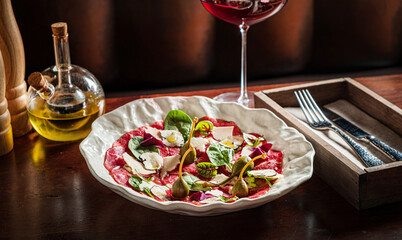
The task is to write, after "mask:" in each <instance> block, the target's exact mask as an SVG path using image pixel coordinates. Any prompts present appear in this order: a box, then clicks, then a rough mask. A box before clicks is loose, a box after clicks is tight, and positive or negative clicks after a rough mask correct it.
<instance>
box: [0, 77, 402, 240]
mask: <svg viewBox="0 0 402 240" xmlns="http://www.w3.org/2000/svg"><path fill="white" fill-rule="evenodd" d="M356 80H358V81H359V82H360V83H362V84H363V85H365V86H367V87H368V88H370V89H371V90H373V91H374V92H376V93H378V94H380V95H381V96H383V97H384V98H385V99H387V100H389V101H390V102H392V103H393V104H395V105H397V106H398V107H400V108H401V107H402V75H393V76H381V77H369V78H358V79H356ZM286 85H289V84H281V85H270V86H257V87H252V88H251V90H262V89H268V88H274V87H282V86H286ZM230 90H233V89H224V90H210V91H199V92H185V93H174V94H165V95H183V96H189V95H203V96H208V97H213V96H215V95H216V94H218V93H220V92H224V91H230ZM155 96H156V95H153V96H133V97H126V98H113V99H107V101H106V104H107V108H106V109H107V111H110V110H112V109H114V108H116V107H118V106H120V105H122V104H124V103H127V102H129V101H132V100H134V99H137V98H140V97H141V98H142V97H155ZM157 96H161V95H157ZM79 143H80V142H72V143H57V142H51V141H48V140H46V139H44V138H42V137H40V136H38V134H37V133H34V132H32V133H30V134H28V135H25V136H23V137H20V138H18V139H16V140H15V147H14V150H13V151H12V152H11V153H9V154H7V155H5V156H2V157H0V179H1V180H0V182H1V184H0V238H6V239H95V238H96V239H110V238H113V239H115V238H119V239H135V240H137V239H185V238H186V239H402V202H399V203H394V204H390V205H385V206H380V207H376V208H373V209H368V210H364V211H357V210H355V209H354V208H353V207H352V206H351V205H349V204H348V203H347V202H346V201H345V200H344V199H343V198H342V197H341V196H340V195H338V194H337V193H336V192H335V191H334V190H333V189H331V188H330V187H329V186H328V185H327V184H326V183H324V182H323V181H322V180H321V179H319V178H318V177H317V176H315V175H313V177H312V178H311V179H310V180H309V181H307V182H305V183H304V184H302V185H301V186H299V187H298V188H296V189H295V190H293V191H292V192H290V193H288V194H287V195H285V196H283V197H281V198H279V199H277V200H275V201H273V202H270V203H268V204H265V205H263V206H261V207H258V208H254V209H249V210H244V211H240V212H235V213H231V214H226V215H221V216H215V217H189V216H181V215H175V214H169V213H165V212H160V211H156V210H152V209H148V208H145V207H142V206H140V205H137V204H135V203H133V202H130V201H128V200H126V199H124V198H122V197H120V196H119V195H117V194H116V193H114V192H112V191H111V190H109V189H108V188H107V187H105V186H103V185H102V184H101V183H99V182H98V181H97V180H96V179H95V178H94V177H93V176H92V175H91V173H90V172H89V170H88V167H87V165H86V163H85V160H84V158H83V157H82V155H81V154H80V152H79V149H78V146H79ZM373 190H374V191H375V189H373Z"/></svg>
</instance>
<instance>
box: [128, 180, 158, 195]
mask: <svg viewBox="0 0 402 240" xmlns="http://www.w3.org/2000/svg"><path fill="white" fill-rule="evenodd" d="M142 181H144V179H143V178H140V177H137V176H131V177H130V178H129V179H128V183H129V184H130V185H131V186H132V187H133V188H134V189H135V190H137V191H140V192H145V193H146V194H148V195H149V196H150V197H152V198H154V196H153V195H152V193H151V189H149V188H147V187H144V188H143V189H142V190H141V188H140V185H141V183H142ZM146 181H147V182H148V180H146Z"/></svg>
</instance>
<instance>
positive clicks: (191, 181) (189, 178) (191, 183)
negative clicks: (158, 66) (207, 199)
mask: <svg viewBox="0 0 402 240" xmlns="http://www.w3.org/2000/svg"><path fill="white" fill-rule="evenodd" d="M183 180H184V181H185V182H186V183H187V185H188V187H189V189H190V191H209V190H211V189H212V188H211V187H204V186H202V184H201V183H197V181H200V179H199V178H198V177H196V176H194V175H186V176H184V177H183Z"/></svg>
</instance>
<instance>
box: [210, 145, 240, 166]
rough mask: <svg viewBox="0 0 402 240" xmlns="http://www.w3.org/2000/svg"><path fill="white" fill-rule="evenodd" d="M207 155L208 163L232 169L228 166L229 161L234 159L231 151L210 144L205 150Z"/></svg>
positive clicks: (222, 146)
mask: <svg viewBox="0 0 402 240" xmlns="http://www.w3.org/2000/svg"><path fill="white" fill-rule="evenodd" d="M207 155H208V157H209V161H211V163H213V164H215V165H216V166H223V165H226V166H228V167H229V169H232V165H230V160H232V159H233V158H234V151H233V149H231V148H229V147H226V146H224V145H222V144H212V145H211V146H209V147H208V149H207Z"/></svg>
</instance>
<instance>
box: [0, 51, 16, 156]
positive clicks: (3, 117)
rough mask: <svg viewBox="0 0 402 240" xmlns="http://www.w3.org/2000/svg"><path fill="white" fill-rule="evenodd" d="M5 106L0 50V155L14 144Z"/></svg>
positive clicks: (4, 86)
mask: <svg viewBox="0 0 402 240" xmlns="http://www.w3.org/2000/svg"><path fill="white" fill-rule="evenodd" d="M7 107H8V105H7V99H6V73H5V69H4V63H3V57H2V56H1V51H0V156H2V155H4V154H6V153H9V152H10V151H11V150H12V149H13V145H14V142H13V132H12V129H11V117H10V112H9V111H8V108H7Z"/></svg>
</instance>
